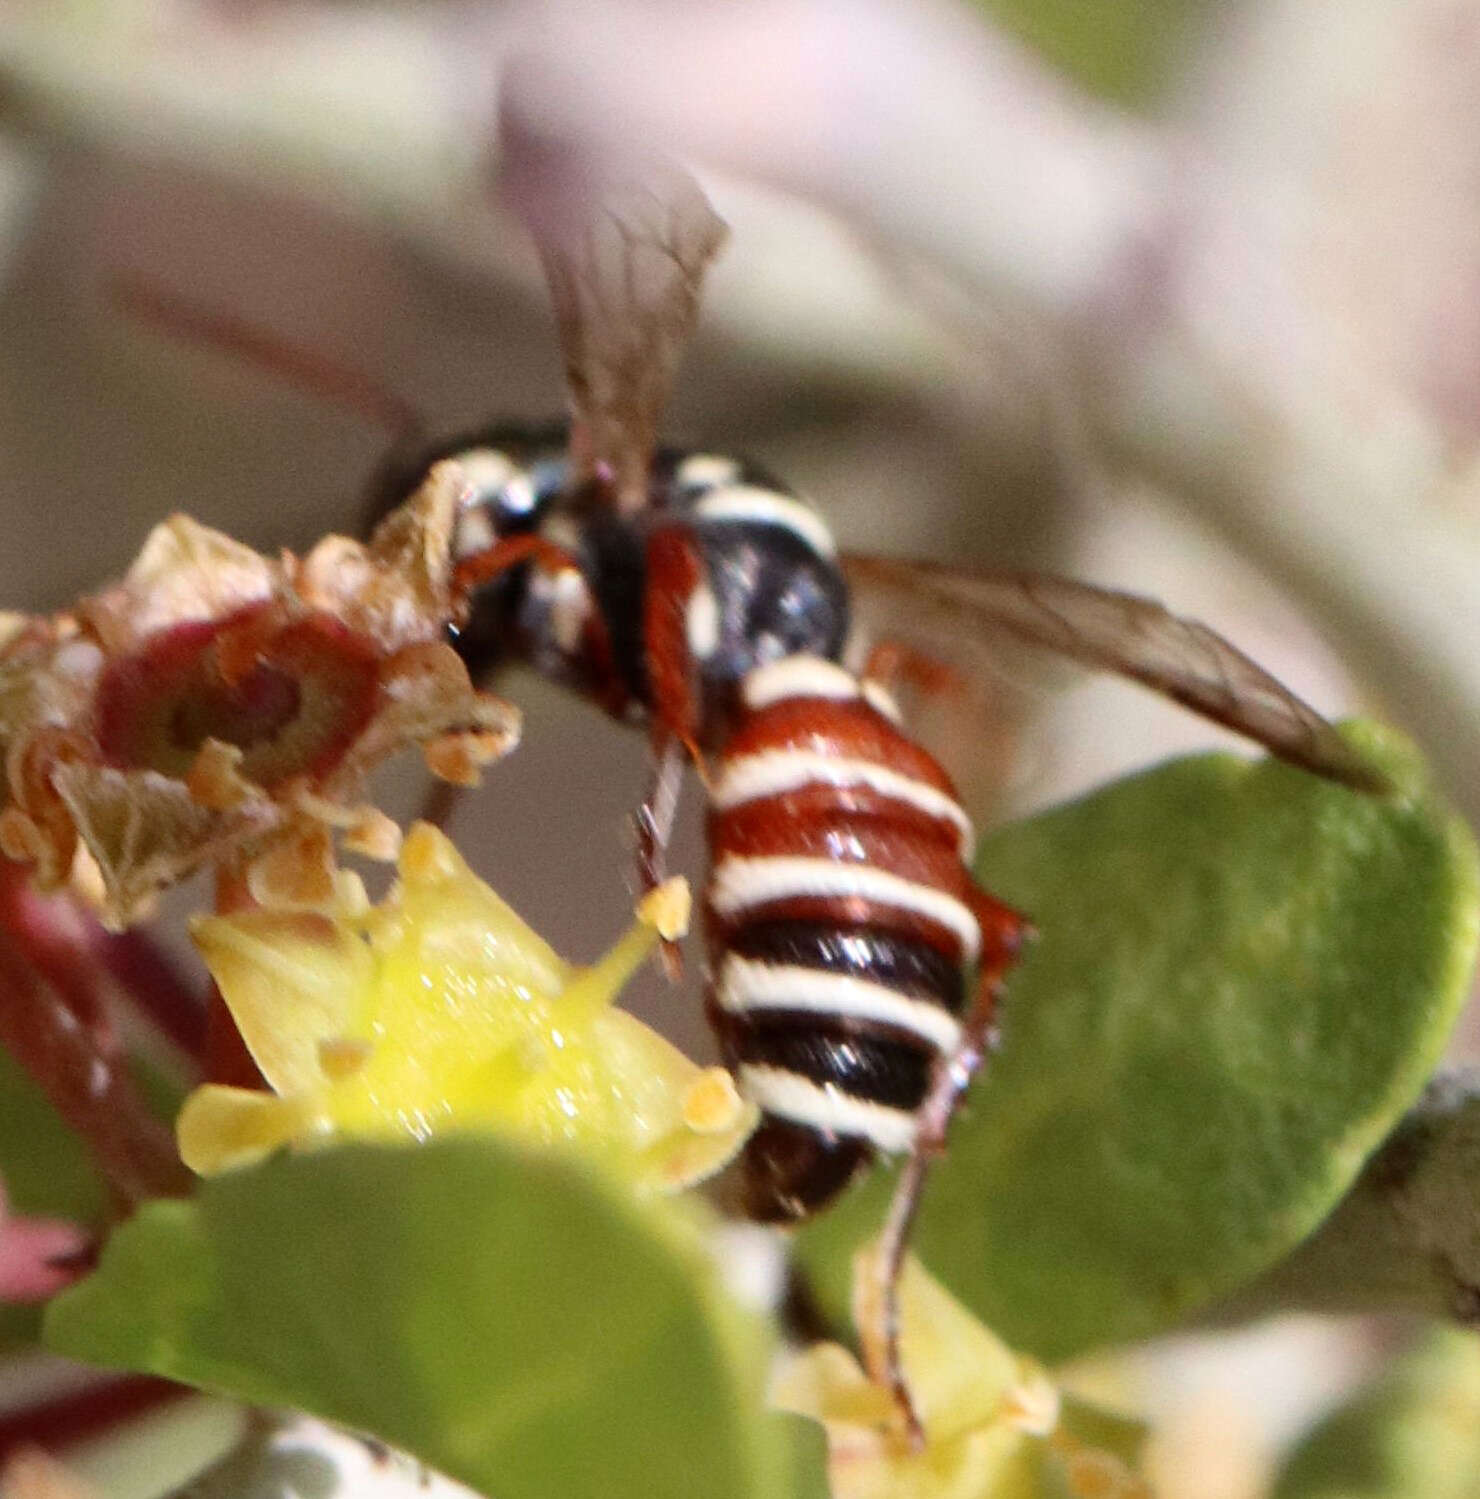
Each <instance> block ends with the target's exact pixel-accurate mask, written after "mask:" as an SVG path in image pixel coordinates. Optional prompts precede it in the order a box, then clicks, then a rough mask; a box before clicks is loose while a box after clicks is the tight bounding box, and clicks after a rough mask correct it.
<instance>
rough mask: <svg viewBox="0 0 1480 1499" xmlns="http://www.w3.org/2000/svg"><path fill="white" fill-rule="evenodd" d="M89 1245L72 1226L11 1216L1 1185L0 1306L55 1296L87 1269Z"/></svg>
mask: <svg viewBox="0 0 1480 1499" xmlns="http://www.w3.org/2000/svg"><path fill="white" fill-rule="evenodd" d="M91 1244H92V1240H91V1238H90V1237H89V1236H88V1234H86V1233H85V1232H84V1231H83V1230H82V1229H81V1228H79V1227H78V1226H77V1225H76V1224H75V1223H67V1222H64V1221H63V1220H62V1219H59V1218H32V1217H26V1216H24V1215H18V1214H14V1213H12V1212H11V1211H10V1205H9V1203H8V1202H7V1201H6V1200H5V1190H4V1185H3V1184H0V1302H12V1303H13V1302H32V1301H46V1300H48V1299H49V1298H50V1297H52V1296H55V1295H56V1293H57V1292H58V1291H60V1290H62V1289H63V1288H64V1287H65V1286H69V1285H71V1284H72V1282H73V1281H74V1280H76V1279H77V1277H78V1276H79V1275H81V1274H83V1273H84V1272H85V1271H86V1270H87V1269H88V1268H90V1267H89V1266H88V1264H87V1255H88V1251H89V1249H90V1246H91Z"/></svg>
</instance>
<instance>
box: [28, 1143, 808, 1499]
mask: <svg viewBox="0 0 1480 1499" xmlns="http://www.w3.org/2000/svg"><path fill="white" fill-rule="evenodd" d="M46 1334H47V1341H48V1343H49V1344H50V1345H51V1346H52V1347H53V1348H55V1349H56V1350H57V1351H58V1352H62V1353H66V1354H69V1355H71V1356H73V1357H76V1358H81V1359H85V1360H88V1361H90V1362H93V1363H100V1364H107V1365H113V1366H118V1367H122V1368H128V1369H137V1370H146V1371H149V1372H152V1373H157V1374H164V1375H168V1376H170V1377H173V1378H176V1379H180V1380H183V1381H185V1382H186V1383H189V1384H194V1385H198V1386H200V1387H202V1388H204V1389H208V1390H213V1391H216V1392H219V1393H222V1394H229V1395H234V1396H237V1397H239V1398H241V1399H244V1400H248V1401H251V1402H254V1403H257V1404H264V1405H269V1406H290V1407H297V1408H299V1409H303V1410H307V1411H310V1412H312V1413H314V1414H316V1415H318V1416H321V1417H324V1418H327V1419H329V1420H333V1421H337V1422H340V1423H342V1424H344V1425H347V1426H349V1427H352V1428H355V1429H357V1430H363V1431H367V1432H371V1433H373V1434H374V1435H376V1436H378V1437H381V1438H383V1439H384V1440H386V1441H387V1442H390V1443H392V1444H393V1445H395V1446H398V1447H402V1448H405V1449H406V1450H408V1451H410V1452H412V1453H414V1454H416V1455H417V1456H418V1457H420V1458H421V1459H423V1460H424V1461H425V1462H427V1463H428V1464H430V1465H431V1466H433V1467H435V1468H439V1469H441V1470H443V1471H444V1472H446V1473H448V1474H450V1475H452V1476H453V1477H456V1478H459V1479H461V1480H462V1481H463V1482H465V1483H469V1484H471V1485H472V1486H474V1487H475V1488H478V1489H480V1490H482V1491H484V1492H486V1493H489V1494H496V1495H497V1496H498V1499H549V1496H550V1495H554V1494H559V1495H561V1496H563V1499H577V1496H581V1495H593V1496H594V1495H600V1496H602V1499H623V1496H628V1495H631V1496H634V1499H636V1496H641V1499H662V1496H668V1495H672V1496H675V1499H677V1496H685V1499H687V1496H690V1495H692V1494H694V1493H697V1492H700V1491H702V1492H703V1493H705V1494H706V1495H712V1496H716V1499H761V1496H765V1499H770V1496H772V1495H774V1494H778V1493H785V1492H788V1491H789V1489H788V1488H783V1486H782V1484H781V1483H780V1482H778V1481H773V1480H777V1479H778V1478H779V1475H780V1472H781V1468H782V1465H784V1464H786V1463H787V1462H789V1461H790V1460H791V1453H790V1452H789V1450H788V1447H789V1444H788V1443H787V1442H786V1440H785V1438H786V1436H787V1433H786V1432H785V1430H784V1427H783V1425H782V1423H781V1422H780V1421H778V1420H774V1419H773V1418H769V1417H765V1416H763V1414H762V1412H763V1399H762V1385H763V1381H764V1369H765V1362H766V1353H767V1349H766V1345H765V1339H764V1338H763V1337H762V1336H760V1331H759V1328H758V1327H757V1326H756V1325H754V1324H753V1323H752V1322H750V1321H749V1320H748V1319H745V1318H742V1316H741V1314H740V1313H739V1312H738V1311H737V1309H736V1308H735V1306H734V1305H733V1303H731V1302H730V1301H729V1299H728V1298H727V1297H726V1296H725V1295H724V1294H723V1293H722V1292H721V1291H720V1289H719V1288H718V1286H717V1285H716V1284H715V1280H714V1275H713V1267H712V1266H711V1265H710V1263H709V1262H708V1260H707V1258H706V1256H705V1255H704V1254H703V1252H702V1250H701V1248H700V1246H699V1241H698V1235H697V1233H696V1232H695V1230H694V1226H693V1223H692V1221H691V1219H690V1218H689V1217H688V1216H687V1215H684V1214H681V1213H680V1212H679V1211H678V1210H677V1209H676V1208H675V1207H673V1206H672V1205H671V1204H667V1203H642V1202H639V1201H638V1200H637V1199H635V1198H633V1197H631V1196H629V1195H626V1194H619V1193H618V1191H617V1190H616V1189H615V1188H613V1187H610V1186H608V1185H607V1184H605V1183H603V1182H601V1181H598V1180H597V1179H596V1178H595V1177H593V1176H592V1175H591V1174H589V1173H588V1172H586V1171H584V1170H582V1169H580V1168H579V1167H578V1166H576V1165H574V1164H572V1163H571V1162H570V1161H569V1160H568V1159H565V1158H556V1157H553V1156H547V1155H544V1154H536V1153H533V1152H530V1151H527V1150H524V1149H521V1148H518V1147H516V1146H514V1145H512V1144H510V1143H508V1142H505V1141H502V1140H498V1139H494V1138H491V1137H462V1138H450V1139H444V1140H440V1141H437V1142H434V1143H432V1144H428V1145H425V1146H369V1145H353V1146H343V1147H340V1148H336V1149H332V1150H325V1151H322V1152H317V1153H314V1154H311V1155H306V1156H289V1157H280V1158H278V1159H275V1160H272V1161H269V1162H266V1163H265V1164H263V1165H261V1166H258V1167H254V1168H251V1169H249V1170H243V1171H238V1172H232V1173H228V1174H226V1175H224V1176H221V1177H218V1178H216V1179H214V1180H212V1181H208V1182H206V1183H205V1184H204V1186H203V1188H202V1190H201V1193H200V1195H199V1196H198V1197H197V1198H196V1199H194V1200H193V1201H190V1202H158V1203H151V1204H149V1205H148V1206H147V1207H145V1208H144V1209H143V1210H142V1211H141V1212H140V1213H139V1214H138V1215H137V1216H136V1217H135V1218H134V1219H133V1221H132V1222H130V1223H129V1224H128V1225H126V1226H125V1227H124V1228H123V1229H121V1230H120V1231H119V1232H118V1233H117V1234H115V1235H114V1236H113V1238H112V1239H111V1240H110V1241H109V1244H108V1246H107V1249H106V1251H105V1253H104V1256H103V1262H102V1265H101V1267H100V1268H99V1270H98V1271H97V1273H96V1274H94V1275H93V1276H91V1277H90V1278H89V1279H88V1280H86V1281H84V1282H82V1283H81V1284H80V1285H78V1286H76V1287H74V1288H73V1289H72V1290H70V1291H68V1292H66V1293H65V1294H64V1295H62V1296H61V1297H59V1298H57V1300H55V1301H54V1302H53V1303H52V1305H51V1307H50V1308H49V1310H48V1315H47V1319H46Z"/></svg>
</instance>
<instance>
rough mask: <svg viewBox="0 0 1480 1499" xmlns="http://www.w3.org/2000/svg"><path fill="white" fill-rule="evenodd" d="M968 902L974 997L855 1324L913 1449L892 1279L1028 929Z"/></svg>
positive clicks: (1005, 912) (915, 1435)
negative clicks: (974, 946) (862, 1317)
mask: <svg viewBox="0 0 1480 1499" xmlns="http://www.w3.org/2000/svg"><path fill="white" fill-rule="evenodd" d="M968 903H969V904H970V906H971V909H972V912H973V914H974V915H975V916H976V918H977V920H978V922H980V924H981V932H982V954H981V964H980V968H979V970H978V973H977V982H976V996H975V999H974V1000H973V1002H972V1006H971V1010H970V1011H969V1013H968V1014H967V1015H966V1016H965V1018H964V1021H963V1024H962V1027H961V1039H960V1040H959V1041H958V1042H957V1044H956V1048H955V1050H954V1051H952V1052H951V1053H950V1054H949V1055H947V1056H942V1057H941V1058H940V1060H939V1061H938V1062H937V1063H936V1066H935V1073H934V1076H933V1077H932V1079H931V1083H930V1090H929V1092H927V1093H926V1095H925V1099H924V1102H923V1103H922V1104H921V1105H920V1109H919V1113H918V1116H917V1125H916V1130H915V1141H914V1145H913V1146H912V1147H911V1150H910V1156H909V1159H908V1160H907V1161H906V1162H905V1166H904V1170H903V1172H902V1173H901V1174H900V1178H899V1182H898V1184H897V1185H896V1186H895V1189H894V1197H893V1200H892V1201H891V1202H890V1204H889V1215H888V1217H887V1218H886V1219H885V1221H884V1228H883V1231H882V1233H881V1234H880V1235H879V1244H878V1249H877V1252H876V1254H875V1258H874V1273H875V1274H876V1275H877V1277H878V1282H877V1286H876V1294H875V1295H874V1296H873V1297H872V1298H871V1299H870V1304H871V1305H872V1306H873V1307H874V1308H875V1309H876V1315H877V1324H876V1325H875V1326H874V1327H872V1328H864V1329H861V1331H862V1333H863V1342H864V1349H865V1355H866V1357H867V1360H868V1363H869V1376H870V1378H872V1379H873V1380H874V1381H875V1382H876V1383H878V1384H882V1385H885V1386H886V1387H887V1388H888V1390H889V1393H890V1394H891V1395H892V1396H893V1397H894V1402H895V1404H896V1406H897V1407H898V1409H899V1412H900V1414H901V1415H902V1416H903V1418H904V1422H905V1429H906V1431H907V1432H908V1433H909V1438H910V1442H911V1444H912V1445H913V1446H914V1447H915V1448H916V1449H917V1450H918V1449H919V1448H920V1447H922V1446H923V1445H924V1440H925V1429H924V1427H923V1426H922V1425H921V1424H920V1415H919V1412H918V1411H917V1410H916V1409H915V1404H914V1401H913V1399H912V1398H911V1396H910V1387H909V1381H908V1379H907V1378H906V1376H905V1370H904V1361H903V1357H902V1353H901V1348H900V1323H899V1281H900V1276H901V1274H902V1272H903V1270H904V1258H905V1254H906V1252H907V1250H908V1249H909V1242H910V1234H911V1231H912V1230H913V1228H914V1224H915V1217H916V1215H917V1214H918V1212H919V1209H920V1201H921V1197H922V1196H923V1194H924V1191H925V1182H926V1178H927V1177H928V1176H929V1174H930V1168H931V1166H932V1165H933V1164H934V1163H935V1161H936V1159H937V1158H938V1157H939V1156H940V1155H942V1154H943V1153H944V1151H945V1148H946V1136H947V1134H948V1133H949V1131H950V1127H951V1120H952V1119H953V1118H955V1115H956V1110H957V1108H959V1107H960V1103H961V1099H962V1096H963V1095H964V1094H965V1092H966V1089H967V1088H968V1087H969V1086H970V1083H971V1080H972V1078H973V1077H974V1076H975V1075H976V1073H977V1071H978V1069H979V1068H980V1067H981V1065H982V1063H983V1061H985V1060H986V1057H987V1055H988V1053H989V1052H991V1051H992V1050H993V1049H994V1048H995V1046H996V1040H997V1038H996V1033H995V1030H994V1028H993V1021H994V1020H995V1018H996V1014H997V1001H998V999H999V998H1000V997H1001V994H1002V986H1003V980H1004V978H1005V977H1006V974H1007V971H1008V969H1010V968H1011V967H1012V965H1013V963H1014V962H1015V961H1016V959H1017V956H1018V954H1019V952H1021V950H1022V946H1023V943H1024V941H1025V940H1026V939H1027V938H1028V937H1030V936H1031V935H1032V930H1033V929H1032V927H1031V925H1030V924H1029V923H1028V922H1027V920H1026V919H1025V918H1024V917H1022V916H1021V915H1019V914H1018V913H1017V912H1016V911H1014V910H1013V909H1012V908H1011V907H1010V906H1005V905H1003V904H1002V902H1001V901H999V900H997V899H996V898H995V897H994V896H992V895H990V894H989V893H988V892H987V891H985V890H983V889H981V888H980V887H977V888H975V889H974V890H973V891H972V892H971V893H970V895H969V896H968Z"/></svg>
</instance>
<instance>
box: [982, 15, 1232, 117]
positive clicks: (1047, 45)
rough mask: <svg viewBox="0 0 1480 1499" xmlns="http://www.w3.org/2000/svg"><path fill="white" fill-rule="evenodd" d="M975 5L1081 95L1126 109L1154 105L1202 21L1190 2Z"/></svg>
mask: <svg viewBox="0 0 1480 1499" xmlns="http://www.w3.org/2000/svg"><path fill="white" fill-rule="evenodd" d="M979 3H980V4H981V6H982V9H983V10H985V11H986V12H987V13H988V14H989V15H991V16H992V17H993V18H994V19H995V20H997V21H999V22H1000V23H1001V24H1002V25H1003V26H1004V27H1006V28H1007V29H1008V30H1010V31H1012V32H1014V33H1015V34H1016V35H1017V36H1019V37H1020V38H1021V39H1022V40H1023V41H1024V42H1026V43H1028V45H1029V46H1031V47H1033V48H1034V49H1035V50H1036V51H1038V52H1040V53H1041V54H1042V55H1043V56H1044V57H1045V58H1046V59H1047V60H1048V61H1049V62H1051V63H1053V64H1054V65H1055V66H1056V67H1059V68H1062V69H1063V70H1064V72H1066V73H1068V74H1070V75H1071V76H1072V77H1074V78H1075V79H1076V80H1077V81H1078V82H1079V83H1081V84H1083V85H1084V86H1085V87H1086V88H1088V89H1090V90H1091V91H1093V92H1094V93H1097V94H1101V95H1103V96H1104V97H1105V98H1107V99H1113V100H1115V101H1116V102H1117V103H1120V104H1127V105H1132V106H1144V105H1147V104H1151V103H1154V102H1155V101H1156V100H1157V99H1159V98H1161V97H1163V96H1164V95H1165V94H1166V93H1167V92H1168V91H1169V89H1170V87H1171V86H1172V85H1173V84H1174V83H1175V81H1176V79H1177V77H1178V76H1179V74H1180V72H1181V70H1182V65H1183V63H1184V62H1185V60H1186V57H1187V53H1188V52H1189V50H1190V49H1191V48H1192V47H1193V46H1194V45H1195V44H1196V43H1197V41H1198V40H1199V38H1200V37H1201V35H1202V31H1203V28H1204V27H1205V26H1206V23H1207V21H1208V18H1209V11H1208V10H1207V9H1206V8H1205V7H1204V6H1202V5H1197V4H1193V3H1192V0H1113V3H1110V4H1107V3H1106V0H979ZM1226 8H1227V7H1226V0H1225V9H1226Z"/></svg>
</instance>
